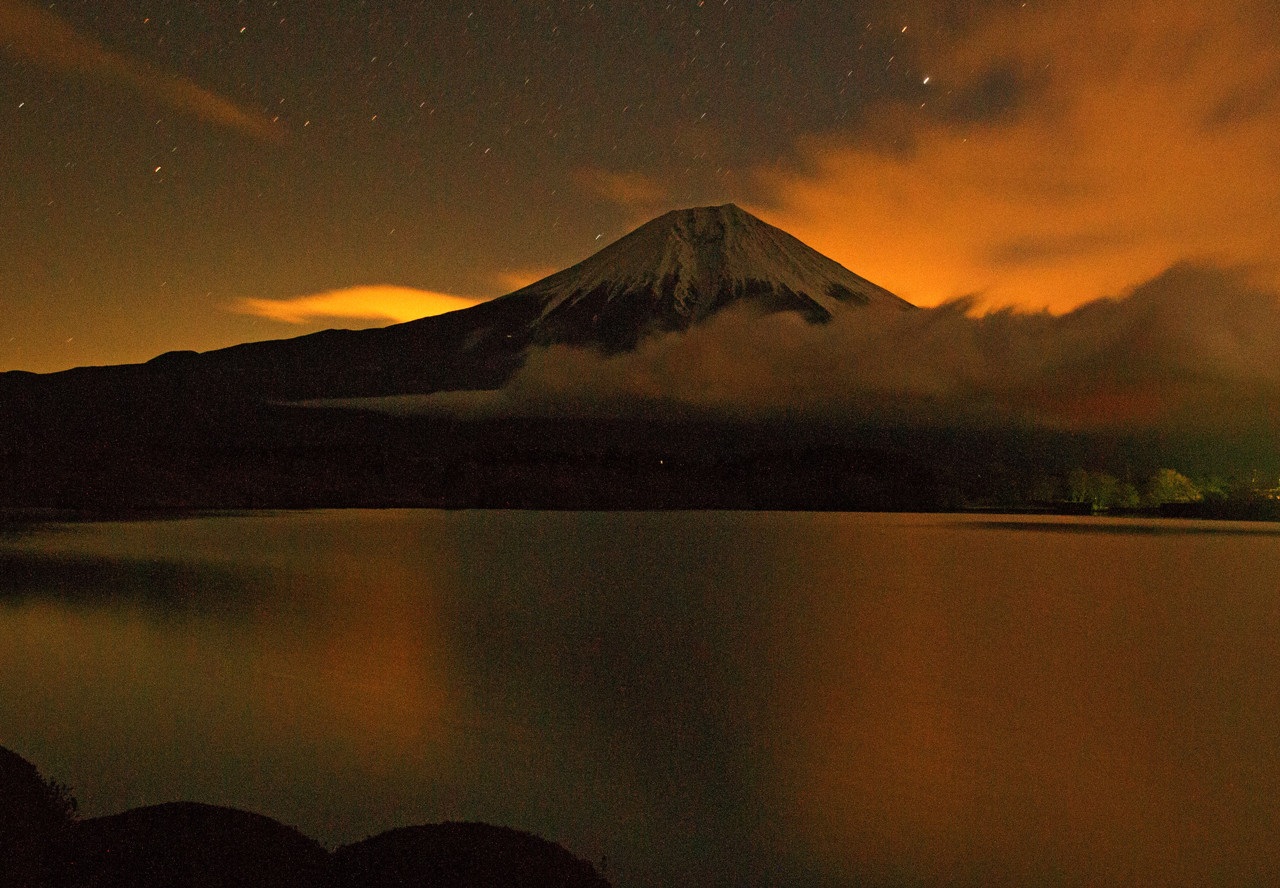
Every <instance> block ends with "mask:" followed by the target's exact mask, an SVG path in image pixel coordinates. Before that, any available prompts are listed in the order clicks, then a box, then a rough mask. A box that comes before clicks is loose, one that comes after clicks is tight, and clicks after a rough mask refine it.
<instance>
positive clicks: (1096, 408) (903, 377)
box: [324, 265, 1280, 430]
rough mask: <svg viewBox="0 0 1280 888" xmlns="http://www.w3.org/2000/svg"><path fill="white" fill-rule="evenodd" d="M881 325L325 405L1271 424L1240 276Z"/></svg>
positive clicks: (749, 333) (712, 337) (730, 329)
mask: <svg viewBox="0 0 1280 888" xmlns="http://www.w3.org/2000/svg"><path fill="white" fill-rule="evenodd" d="M971 308H972V306H971V304H970V303H969V302H967V301H964V300H961V301H956V302H952V303H948V304H946V305H943V306H940V307H937V308H932V309H922V310H919V311H914V312H906V313H903V314H902V315H900V316H896V317H891V318H887V319H883V318H873V317H872V316H871V315H868V314H865V313H861V312H857V311H853V312H850V313H848V314H846V315H841V316H839V317H837V318H836V319H835V320H833V321H832V322H831V323H828V324H825V325H812V324H809V323H806V322H805V321H804V320H802V319H801V318H800V317H799V316H797V315H795V314H790V313H785V314H775V315H770V316H761V315H759V314H757V313H755V312H753V311H750V310H747V309H734V310H729V311H725V312H722V313H720V314H719V315H717V316H715V317H713V318H712V319H710V320H709V321H708V322H706V323H704V324H701V325H699V326H696V327H694V328H692V329H690V330H688V331H687V332H684V333H671V334H668V335H663V336H659V337H654V338H651V339H648V340H646V341H644V342H643V343H641V345H640V346H639V347H638V348H637V349H636V350H635V351H634V352H630V353H625V354H619V355H603V354H601V353H599V352H597V351H594V350H591V349H582V348H573V347H569V346H552V347H549V348H543V349H536V350H534V351H532V352H531V353H530V355H529V358H528V360H527V362H526V363H525V365H524V367H523V368H522V369H521V370H520V371H519V372H518V373H517V374H516V375H515V376H514V377H513V378H512V379H511V381H510V382H509V383H508V384H507V385H506V386H505V387H504V388H502V389H500V390H497V391H485V392H439V393H435V394H431V395H407V396H399V397H391V398H365V399H351V400H346V401H341V402H332V401H331V402H324V403H327V404H329V405H333V406H338V405H342V406H348V407H360V408H365V409H373V410H379V411H383V412H389V413H396V414H410V413H447V414H454V415H462V416H465V417H471V418H479V417H485V416H494V415H504V414H517V415H561V414H564V415H646V416H651V415H659V414H661V413H663V412H667V413H675V414H678V415H684V416H690V415H692V416H699V415H704V416H708V417H721V418H782V419H788V418H793V419H812V420H821V421H835V422H841V421H850V420H858V419H862V418H866V417H868V416H884V415H886V414H889V415H893V416H896V417H898V418H905V419H908V420H913V421H919V422H930V423H934V422H944V423H945V422H992V421H1000V422H1007V421H1014V422H1025V423H1031V424H1037V425H1044V426H1049V427H1052V428H1059V429H1080V430H1088V429H1143V428H1166V427H1167V428H1178V429H1183V430H1211V429H1221V430H1232V429H1239V430H1244V429H1249V428H1257V427H1259V426H1260V425H1265V426H1267V427H1271V426H1274V425H1276V424H1277V419H1278V418H1280V298H1278V297H1277V295H1276V294H1274V293H1271V292H1268V291H1266V290H1264V289H1261V288H1259V287H1256V286H1254V285H1253V284H1251V283H1250V282H1249V279H1248V275H1247V274H1246V273H1244V272H1243V271H1239V270H1235V271H1226V270H1221V269H1216V268H1210V267H1204V266H1191V265H1179V266H1175V267H1173V268H1171V269H1169V270H1168V271H1166V272H1165V273H1163V274H1161V275H1160V276H1159V277H1157V278H1155V279H1154V280H1151V281H1149V282H1148V283H1146V284H1143V285H1142V286H1140V287H1138V288H1136V289H1135V290H1133V291H1132V292H1131V293H1129V294H1127V295H1125V296H1124V297H1122V298H1119V299H1103V300H1098V301H1095V302H1092V303H1089V304H1087V305H1084V306H1082V307H1080V308H1078V309H1076V310H1074V311H1072V312H1070V313H1069V314H1065V315H1061V316H1054V315H1050V314H1048V313H1045V312H1041V313H1035V314H1027V313H1020V312H1017V311H1012V310H1005V311H999V312H995V313H991V314H987V315H983V316H974V315H972V314H970V310H971Z"/></svg>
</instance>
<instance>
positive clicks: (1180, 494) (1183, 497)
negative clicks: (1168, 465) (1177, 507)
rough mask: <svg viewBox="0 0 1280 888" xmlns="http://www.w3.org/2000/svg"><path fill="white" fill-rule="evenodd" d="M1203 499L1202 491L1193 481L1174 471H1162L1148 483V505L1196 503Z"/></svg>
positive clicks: (1146, 497) (1146, 498)
mask: <svg viewBox="0 0 1280 888" xmlns="http://www.w3.org/2000/svg"><path fill="white" fill-rule="evenodd" d="M1202 498H1203V495H1202V494H1201V492H1200V489H1199V488H1198V487H1196V485H1195V484H1193V483H1192V482H1191V479H1190V478H1188V477H1186V476H1185V475H1182V474H1180V473H1179V472H1177V471H1175V470H1173V469H1161V470H1160V471H1158V472H1156V473H1155V475H1153V476H1152V477H1151V480H1150V481H1148V482H1147V489H1146V496H1145V500H1146V503H1147V505H1151V506H1160V505H1163V504H1165V503H1195V502H1199V501H1200V500H1201V499H1202Z"/></svg>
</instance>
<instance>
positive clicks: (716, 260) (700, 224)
mask: <svg viewBox="0 0 1280 888" xmlns="http://www.w3.org/2000/svg"><path fill="white" fill-rule="evenodd" d="M503 298H504V299H508V300H512V301H522V302H526V303H527V302H529V301H533V300H536V301H537V303H538V305H539V313H538V318H537V320H536V321H535V322H534V325H533V326H534V331H533V337H532V339H533V341H534V342H541V343H550V342H569V343H583V344H586V343H593V344H600V345H604V346H605V347H606V348H611V349H614V350H621V349H627V348H631V347H633V346H634V345H635V343H636V342H637V341H638V340H639V339H640V338H643V337H644V336H645V335H647V334H649V333H652V332H659V331H669V330H680V329H685V328H687V327H688V326H690V325H691V324H694V323H697V322H698V321H700V320H702V319H704V318H706V317H708V316H709V315H711V314H713V313H714V312H716V311H718V310H719V309H721V308H724V307H725V306H727V305H729V304H731V303H734V302H738V301H740V300H747V301H750V302H753V303H756V304H758V305H759V307H760V308H761V309H763V310H764V311H767V312H772V311H798V312H800V313H801V314H802V315H803V316H804V317H806V318H807V319H808V320H810V321H813V322H822V321H826V320H829V319H830V318H831V317H832V315H833V314H835V313H837V312H840V311H842V310H845V309H846V308H847V307H849V306H866V307H874V308H878V309H894V310H902V309H908V308H911V307H912V306H911V304H910V303H908V302H906V301H904V300H902V299H900V298H898V297H897V296H895V295H893V294H892V293H890V292H889V291H888V290H885V289H883V288H881V287H877V286H876V285H875V284H873V283H871V282H870V281H867V280H866V279H864V278H861V277H859V276H858V275H856V274H854V273H853V272H851V271H849V270H848V269H847V268H845V267H844V266H842V265H840V264H839V263H838V262H835V261H834V260H831V259H828V258H827V257H826V256H823V255H822V254H821V253H819V252H818V251H816V250H814V249H812V248H811V247H808V246H806V245H805V244H803V243H801V242H800V241H798V240H796V239H795V238H794V237H792V236H791V235H789V234H787V233H786V232H784V231H782V230H780V229H778V228H774V227H773V226H772V225H769V224H767V223H765V222H762V221H761V220H760V219H757V218H756V217H755V216H752V215H751V214H750V213H747V212H746V211H744V210H742V209H740V208H739V207H737V206H735V205H734V204H725V205H724V206H719V207H696V208H692V209H686V210H675V211H673V212H670V213H667V214H665V215H663V216H660V217H658V218H657V219H654V220H652V221H651V222H648V223H647V224H645V225H642V226H641V227H640V228H637V229H636V230H635V231H633V232H631V233H630V234H628V235H626V236H625V237H623V238H621V239H620V240H618V241H616V242H615V243H613V244H611V245H609V246H608V247H605V248H604V249H603V250H601V251H600V252H598V253H596V254H595V255H593V256H591V257H589V258H588V259H586V260H584V261H583V262H580V263H579V264H577V265H575V266H573V267H571V268H568V269H565V270H564V271H560V272H557V273H556V274H553V275H550V276H549V277H546V278H543V279H542V280H540V281H538V282H536V283H534V284H531V285H529V286H528V287H525V288H523V289H521V290H517V291H516V292H514V293H512V294H509V295H508V296H506V297H503Z"/></svg>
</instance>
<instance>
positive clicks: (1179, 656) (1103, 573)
mask: <svg viewBox="0 0 1280 888" xmlns="http://www.w3.org/2000/svg"><path fill="white" fill-rule="evenodd" d="M911 535H912V536H914V537H915V541H916V542H917V543H918V545H917V546H915V547H914V548H913V551H912V557H909V558H901V557H898V559H897V561H896V563H893V564H890V563H886V558H887V557H889V556H888V554H887V553H891V552H894V551H897V552H898V553H899V556H900V555H901V552H902V548H901V546H893V545H880V546H877V545H874V544H873V543H869V542H868V541H867V540H866V539H865V538H863V539H859V540H855V539H850V538H838V539H834V540H832V543H831V544H832V545H833V546H835V547H839V549H842V550H845V551H848V552H851V553H853V554H852V556H851V558H850V559H849V560H847V561H843V562H841V563H840V564H839V565H838V569H837V570H835V571H833V573H832V575H831V576H829V577H827V578H826V579H828V580H829V583H830V584H829V587H828V590H827V593H826V595H825V597H824V600H823V603H822V604H821V605H820V607H821V609H822V611H821V612H820V613H815V614H812V615H810V623H811V627H812V631H813V632H814V634H815V637H814V639H813V643H811V644H809V645H808V646H807V649H808V650H809V651H810V652H812V659H811V660H810V661H809V662H807V663H806V664H805V665H804V666H803V668H802V669H800V670H799V673H800V675H801V676H804V677H803V678H802V679H801V681H803V682H805V683H806V684H805V687H804V690H803V691H802V692H800V693H798V694H796V695H795V697H794V699H796V700H797V701H803V706H802V707H800V708H797V709H796V710H795V711H793V712H791V713H790V715H791V717H792V718H794V719H795V720H796V724H797V737H798V740H797V743H798V748H799V753H798V755H797V761H796V763H795V771H794V773H795V775H796V776H795V779H794V782H793V784H792V785H791V787H790V795H791V802H790V811H791V815H790V816H792V817H794V818H795V822H796V825H797V829H798V830H799V832H800V840H801V841H802V842H804V843H805V844H807V845H808V846H809V847H811V848H812V849H813V850H815V851H816V852H817V853H818V854H820V855H821V856H823V857H825V858H827V859H829V860H831V861H833V862H835V863H836V864H837V865H838V866H839V867H840V868H841V869H843V870H846V871H853V872H857V873H860V874H862V875H863V876H865V877H867V878H868V879H870V880H871V881H873V882H875V881H878V880H888V881H890V882H897V881H905V882H907V883H911V884H915V883H917V882H921V883H923V884H968V883H969V882H971V881H973V880H978V881H979V882H980V883H981V884H993V885H999V884H1045V883H1050V884H1059V883H1061V884H1147V885H1150V884H1241V883H1242V882H1248V881H1249V880H1250V879H1254V878H1258V877H1260V876H1263V875H1265V874H1266V873H1268V872H1269V873H1271V874H1272V875H1275V874H1276V873H1277V872H1280V864H1278V862H1277V855H1276V854H1275V851H1274V849H1275V848H1276V847H1280V844H1278V843H1280V816H1278V813H1280V809H1278V808H1277V806H1276V804H1275V801H1274V800H1275V798H1276V790H1277V789H1280V763H1277V761H1276V760H1275V757H1274V754H1273V753H1274V749H1275V745H1276V740H1275V738H1276V736H1277V733H1276V729H1277V728H1280V724H1277V720H1278V719H1277V712H1278V711H1280V706H1278V705H1277V704H1278V703H1280V700H1278V699H1277V691H1276V688H1277V687H1280V664H1277V662H1276V658H1275V657H1274V656H1273V652H1274V643H1273V641H1272V639H1274V638H1275V637H1277V635H1276V633H1277V631H1278V630H1280V609H1278V608H1277V606H1276V605H1275V603H1274V593H1275V583H1274V580H1273V578H1272V577H1270V576H1242V577H1239V578H1238V579H1239V585H1238V586H1237V588H1238V589H1239V590H1240V591H1239V592H1238V593H1236V594H1235V595H1233V596H1231V597H1230V598H1228V599H1225V600H1224V599H1223V598H1222V597H1220V596H1215V597H1213V598H1211V599H1208V600H1206V597H1204V596H1199V595H1197V594H1196V591H1197V589H1198V588H1212V587H1213V585H1214V584H1213V583H1210V582H1209V578H1210V574H1212V573H1214V572H1215V571H1220V570H1221V569H1222V564H1223V562H1222V560H1221V558H1217V559H1206V558H1201V557H1198V555H1199V554H1202V553H1198V552H1197V548H1198V547H1199V546H1198V544H1199V543H1200V542H1201V541H1199V540H1197V539H1195V538H1194V537H1192V538H1189V539H1188V540H1187V541H1186V542H1184V543H1180V548H1179V549H1178V550H1177V554H1176V556H1175V557H1173V558H1170V557H1169V547H1168V545H1167V544H1166V545H1164V546H1161V545H1160V544H1159V543H1158V541H1157V540H1156V539H1155V538H1153V537H1144V536H1132V537H1129V538H1127V539H1125V540H1124V541H1123V545H1122V546H1116V545H1114V543H1115V541H1114V540H1109V541H1108V546H1107V549H1106V551H1108V552H1110V553H1111V555H1110V556H1109V557H1107V558H1106V559H1105V560H1104V559H1100V558H1098V557H1097V554H1096V550H1095V549H1094V547H1093V546H1092V545H1091V536H1090V535H1088V534H1077V535H1075V536H1074V537H1072V536H1065V538H1064V535H1062V534H1052V533H1046V532H1040V531H1033V532H1029V533H1028V532H1022V533H1017V534H1014V533H998V532H991V533H987V534H977V535H975V534H970V535H969V536H968V537H947V536H945V535H942V534H940V533H939V534H935V533H931V532H930V531H929V530H928V529H927V528H913V529H912V532H911ZM975 537H976V538H977V542H975ZM1015 538H1016V540H1017V546H1015V545H1014V544H1013V540H1014V539H1015ZM1050 539H1052V540H1053V545H1040V544H1041V543H1044V542H1046V541H1047V540H1050ZM979 543H981V544H982V545H981V546H979V545H978V544H979ZM1252 544H1253V543H1251V542H1250V541H1248V540H1241V541H1239V542H1238V543H1236V545H1239V546H1241V547H1245V546H1249V545H1252ZM1216 545H1217V547H1218V548H1216V549H1215V550H1214V551H1215V552H1218V553H1221V551H1222V550H1221V547H1222V545H1223V543H1222V541H1221V540H1218V541H1217V542H1216ZM1117 552H1119V554H1118V555H1117ZM1013 558H1019V559H1035V560H1034V561H1031V562H1030V563H1031V564H1032V565H1034V570H1033V571H1028V570H1027V566H1028V564H1027V563H1025V562H1024V563H1020V564H1017V565H1013V564H1011V563H1010V559H1013ZM1245 562H1248V563H1253V564H1257V563H1258V561H1257V559H1256V558H1255V559H1242V562H1241V563H1245ZM1010 575H1017V576H1021V577H1022V578H1023V580H1022V583H1021V584H1020V585H1016V586H1011V585H1010V583H1009V582H1008V578H1009V576H1010ZM1174 575H1179V576H1182V577H1183V578H1184V582H1183V584H1182V585H1181V586H1177V587H1175V586H1174V584H1173V583H1169V582H1165V580H1167V579H1168V578H1169V577H1171V576H1174ZM1029 576H1031V577H1034V580H1033V581H1032V580H1029V579H1028V577H1029ZM1197 576H1200V577H1203V578H1204V581H1203V582H1199V581H1198V580H1197ZM939 578H941V583H939ZM1186 580H1189V582H1186ZM1217 582H1218V584H1219V587H1220V581H1217ZM1177 589H1181V590H1190V591H1176V590H1177ZM1242 636H1243V637H1244V638H1245V639H1246V640H1247V641H1248V642H1249V643H1248V644H1246V645H1244V646H1243V647H1242V646H1241V645H1240V644H1239V642H1240V639H1241V637H1242Z"/></svg>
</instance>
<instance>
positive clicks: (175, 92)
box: [0, 0, 282, 142]
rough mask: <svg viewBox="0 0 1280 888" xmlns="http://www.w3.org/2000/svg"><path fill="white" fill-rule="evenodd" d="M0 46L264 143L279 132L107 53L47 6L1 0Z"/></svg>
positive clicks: (250, 114) (261, 118)
mask: <svg viewBox="0 0 1280 888" xmlns="http://www.w3.org/2000/svg"><path fill="white" fill-rule="evenodd" d="M0 47H3V49H4V50H6V51H8V52H9V53H11V54H13V55H18V56H22V57H23V58H26V59H28V60H29V61H31V62H33V63H35V64H37V65H40V66H42V67H44V68H47V69H49V70H51V71H55V72H57V73H60V74H71V75H77V76H81V77H86V78H102V79H105V80H108V81H111V82H114V83H116V84H120V85H123V86H127V87H129V88H130V89H132V90H135V91H136V92H138V93H141V94H142V95H144V96H146V97H148V98H150V99H153V100H155V101H159V102H161V103H163V104H165V105H168V106H169V107H170V108H173V109H174V110H176V111H180V112H182V113H184V114H189V115H191V116H192V117H195V118H197V119H199V120H203V121H205V122H206V123H211V124H214V125H217V126H221V127H225V128H227V129H232V130H236V131H238V132H240V133H243V134H245V135H247V136H251V137H253V138H255V139H259V140H262V141H266V142H277V141H279V140H280V138H281V135H282V131H281V129H280V128H279V127H277V126H276V125H275V124H273V122H272V121H271V120H270V119H269V118H268V117H266V116H265V115H263V114H259V113H257V112H254V111H249V110H245V109H243V108H240V107H238V106H237V105H235V104H234V103H232V102H230V101H228V100H227V99H224V98H222V97H221V96H218V95H215V94H214V93H212V92H209V91H208V90H206V89H203V88H202V87H199V86H197V85H196V84H194V83H192V82H191V81H190V80H187V79H186V78H183V77H179V76H177V75H172V74H162V73H157V72H155V71H152V70H151V69H149V68H148V67H146V66H145V65H143V64H141V63H139V62H137V61H134V60H133V59H130V58H128V57H126V56H123V55H120V54H119V53H115V52H112V51H111V50H109V49H107V48H106V47H104V46H103V45H102V44H101V43H99V42H98V41H96V40H94V39H93V38H92V37H87V36H85V35H83V34H81V33H79V32H78V31H76V30H75V29H74V28H72V27H71V26H70V25H68V24H67V23H66V22H65V21H63V20H62V19H61V18H59V17H58V16H57V15H55V14H54V13H52V12H50V11H48V10H47V9H40V8H37V7H34V6H29V5H27V4H26V3H23V2H21V0H0Z"/></svg>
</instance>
